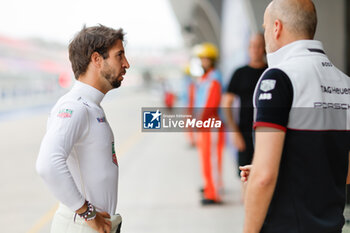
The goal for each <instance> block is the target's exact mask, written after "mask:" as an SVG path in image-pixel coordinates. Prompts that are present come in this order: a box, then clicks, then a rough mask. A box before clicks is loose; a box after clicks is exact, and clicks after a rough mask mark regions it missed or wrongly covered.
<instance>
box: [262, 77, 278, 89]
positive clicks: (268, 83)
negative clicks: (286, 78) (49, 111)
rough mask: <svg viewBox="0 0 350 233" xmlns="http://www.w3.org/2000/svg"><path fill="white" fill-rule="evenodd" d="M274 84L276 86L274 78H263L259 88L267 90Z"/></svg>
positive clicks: (272, 87)
mask: <svg viewBox="0 0 350 233" xmlns="http://www.w3.org/2000/svg"><path fill="white" fill-rule="evenodd" d="M275 86H276V80H273V79H265V80H262V81H261V84H260V90H262V91H263V92H268V91H271V90H273V89H275Z"/></svg>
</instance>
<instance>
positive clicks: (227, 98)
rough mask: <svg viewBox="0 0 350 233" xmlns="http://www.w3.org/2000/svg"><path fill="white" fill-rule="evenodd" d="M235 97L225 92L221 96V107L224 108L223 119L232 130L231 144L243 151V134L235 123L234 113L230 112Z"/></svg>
mask: <svg viewBox="0 0 350 233" xmlns="http://www.w3.org/2000/svg"><path fill="white" fill-rule="evenodd" d="M235 98H236V95H234V94H233V93H230V92H227V93H225V94H224V96H223V101H222V107H223V109H224V114H225V119H226V122H227V124H228V126H229V128H230V129H231V130H232V132H233V135H232V136H233V145H235V147H236V148H237V149H238V150H239V151H244V150H245V142H244V139H243V136H242V134H241V132H240V130H239V127H238V125H237V124H236V121H235V119H234V115H233V113H232V104H233V102H234V100H235Z"/></svg>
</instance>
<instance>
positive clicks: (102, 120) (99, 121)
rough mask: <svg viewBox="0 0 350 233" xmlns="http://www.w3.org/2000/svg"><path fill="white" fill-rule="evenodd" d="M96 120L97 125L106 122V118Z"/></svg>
mask: <svg viewBox="0 0 350 233" xmlns="http://www.w3.org/2000/svg"><path fill="white" fill-rule="evenodd" d="M96 119H97V122H98V123H104V122H106V117H97V118H96Z"/></svg>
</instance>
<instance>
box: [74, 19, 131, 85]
mask: <svg viewBox="0 0 350 233" xmlns="http://www.w3.org/2000/svg"><path fill="white" fill-rule="evenodd" d="M124 35H125V34H124V32H123V29H121V28H120V29H118V30H116V29H113V28H109V27H106V26H103V25H101V24H99V25H98V26H94V27H86V26H84V27H83V28H82V29H81V31H80V32H78V33H77V35H76V36H75V37H74V39H73V40H72V41H71V42H70V43H69V47H68V50H69V60H70V62H71V64H72V69H73V72H74V76H75V78H76V79H78V78H79V76H80V75H82V74H84V73H85V72H86V70H87V67H88V65H89V63H90V60H91V55H92V54H93V53H94V52H98V53H99V54H101V56H102V57H103V58H104V59H107V58H108V51H109V49H110V48H111V47H113V45H114V44H115V43H116V42H117V41H118V40H122V41H124Z"/></svg>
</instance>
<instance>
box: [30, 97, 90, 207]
mask: <svg viewBox="0 0 350 233" xmlns="http://www.w3.org/2000/svg"><path fill="white" fill-rule="evenodd" d="M87 124H88V123H87V119H86V110H85V109H84V107H83V106H79V105H77V104H76V103H67V104H64V105H61V106H60V107H58V108H56V109H54V110H53V111H52V112H51V114H50V119H49V124H48V127H47V132H46V134H45V136H44V138H43V140H42V142H41V146H40V151H39V156H38V159H37V162H36V170H37V172H38V174H39V175H40V176H41V177H42V178H43V180H44V182H45V184H46V185H47V186H48V188H49V189H50V191H51V192H52V193H53V194H54V196H55V197H56V198H57V199H58V200H59V201H60V202H62V203H63V204H64V205H66V206H67V207H69V208H70V209H72V210H73V211H75V210H78V209H79V208H81V207H82V206H83V205H84V203H85V198H84V197H83V195H82V194H81V193H80V191H79V189H78V187H77V186H76V183H75V182H74V179H73V177H72V174H71V172H70V170H69V168H68V165H67V159H68V157H69V154H70V153H71V150H72V148H73V146H74V144H75V142H76V141H78V140H79V138H80V137H81V136H82V135H84V133H85V132H86V129H87V128H88V127H86V126H87Z"/></svg>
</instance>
